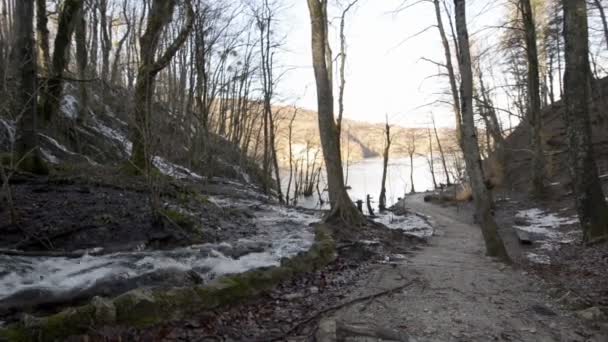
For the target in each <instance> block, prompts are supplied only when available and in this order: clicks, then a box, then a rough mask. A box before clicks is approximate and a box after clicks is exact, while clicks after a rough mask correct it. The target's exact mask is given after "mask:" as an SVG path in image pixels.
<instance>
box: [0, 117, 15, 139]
mask: <svg viewBox="0 0 608 342" xmlns="http://www.w3.org/2000/svg"><path fill="white" fill-rule="evenodd" d="M0 123H2V126H4V128H6V132H7V133H8V139H9V143H10V144H11V145H12V144H14V143H15V123H13V122H11V121H7V120H4V119H2V118H0Z"/></svg>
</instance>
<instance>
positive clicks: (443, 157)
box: [431, 117, 452, 186]
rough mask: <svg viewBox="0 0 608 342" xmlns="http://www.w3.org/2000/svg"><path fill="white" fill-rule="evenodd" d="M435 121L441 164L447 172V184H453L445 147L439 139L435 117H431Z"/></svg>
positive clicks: (434, 126) (434, 128) (434, 127)
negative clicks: (444, 151) (444, 150)
mask: <svg viewBox="0 0 608 342" xmlns="http://www.w3.org/2000/svg"><path fill="white" fill-rule="evenodd" d="M431 119H432V121H433V131H435V140H436V141H437V149H438V150H439V156H440V157H441V166H443V172H444V173H445V182H446V185H448V186H449V185H452V182H451V181H450V171H449V169H448V163H447V161H446V158H445V153H443V147H442V146H441V140H439V133H437V125H435V118H434V117H432V118H431Z"/></svg>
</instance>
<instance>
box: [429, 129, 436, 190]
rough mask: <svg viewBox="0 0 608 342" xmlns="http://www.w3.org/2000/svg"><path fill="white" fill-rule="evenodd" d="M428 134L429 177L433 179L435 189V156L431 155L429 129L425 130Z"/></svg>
mask: <svg viewBox="0 0 608 342" xmlns="http://www.w3.org/2000/svg"><path fill="white" fill-rule="evenodd" d="M427 133H428V136H429V171H430V172H431V179H432V180H433V188H434V189H437V179H436V178H435V157H434V156H433V136H432V135H431V129H430V128H429V129H428V130H427Z"/></svg>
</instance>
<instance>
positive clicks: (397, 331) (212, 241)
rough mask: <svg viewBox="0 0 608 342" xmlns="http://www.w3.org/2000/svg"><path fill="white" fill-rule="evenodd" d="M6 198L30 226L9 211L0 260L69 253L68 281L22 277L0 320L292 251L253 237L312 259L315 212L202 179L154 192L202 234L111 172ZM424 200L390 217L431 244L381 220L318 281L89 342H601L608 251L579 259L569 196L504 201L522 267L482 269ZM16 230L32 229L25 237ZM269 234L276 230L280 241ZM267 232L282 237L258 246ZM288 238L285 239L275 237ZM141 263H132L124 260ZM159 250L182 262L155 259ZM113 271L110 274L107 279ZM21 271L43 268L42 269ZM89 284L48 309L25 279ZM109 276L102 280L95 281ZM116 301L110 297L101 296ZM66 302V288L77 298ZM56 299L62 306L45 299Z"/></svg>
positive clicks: (184, 280) (468, 227) (467, 214)
mask: <svg viewBox="0 0 608 342" xmlns="http://www.w3.org/2000/svg"><path fill="white" fill-rule="evenodd" d="M189 186H191V184H190V185H189ZM12 187H13V190H14V192H15V194H16V196H15V197H16V199H15V201H16V207H17V208H19V214H20V217H21V219H22V220H24V221H22V224H21V225H19V226H15V225H10V224H7V222H8V216H6V215H7V213H6V212H3V213H2V214H0V217H1V218H2V221H1V222H3V223H2V224H0V228H2V230H3V231H4V232H5V233H4V234H3V236H2V237H1V238H0V248H4V249H3V250H9V249H10V250H12V249H13V248H18V249H20V250H22V251H24V252H26V253H32V255H34V256H38V257H43V258H45V257H48V258H50V259H49V260H57V258H56V256H53V255H48V256H45V253H49V249H50V250H51V252H50V253H53V251H59V252H58V253H59V254H60V255H61V253H66V256H65V257H62V258H60V259H61V262H59V263H58V262H56V261H53V262H52V265H53V267H58V268H67V270H65V271H63V272H64V273H59V274H58V275H53V274H51V273H52V272H50V271H49V272H50V273H49V274H48V275H46V276H47V277H48V279H42V276H41V277H40V279H29V278H28V276H26V275H24V276H22V277H21V278H18V279H17V280H18V281H19V282H17V283H15V284H22V285H19V286H23V288H24V289H25V291H24V292H20V293H19V292H18V293H16V295H14V296H12V298H9V299H3V300H2V301H0V304H1V305H0V308H2V310H7V309H10V308H11V307H13V306H15V305H21V306H23V305H28V306H32V307H35V306H36V305H38V304H45V305H46V304H52V306H51V307H50V308H48V307H46V306H45V307H43V308H42V310H43V311H40V308H38V309H36V310H37V311H34V313H36V312H38V313H41V312H44V310H48V311H50V312H52V311H54V310H56V309H57V308H58V307H59V308H60V307H61V305H59V306H58V307H57V306H56V304H57V303H59V304H68V305H69V304H71V303H74V302H77V301H78V300H83V299H85V298H90V297H91V296H92V295H94V294H98V293H97V292H95V291H98V290H103V291H102V292H103V293H102V295H103V294H108V295H111V294H112V293H114V292H116V293H122V292H125V291H127V290H128V289H130V288H133V287H134V286H135V287H136V286H146V285H164V286H167V285H172V286H187V285H189V284H196V283H199V282H200V281H206V279H199V278H192V277H191V275H192V273H191V272H185V271H179V272H178V271H171V272H169V273H167V272H166V271H163V272H160V271H161V270H160V269H156V268H154V270H157V271H158V272H156V274H157V276H156V278H154V277H151V278H150V277H145V276H143V275H142V276H140V277H134V278H129V279H118V280H117V278H116V277H115V276H114V275H113V273H105V272H109V271H110V270H112V272H114V271H116V270H115V268H116V267H117V266H116V265H118V266H119V267H123V266H124V265H125V264H129V265H130V264H136V265H140V264H141V265H142V266H141V270H140V269H137V271H138V272H139V271H141V272H144V271H146V272H147V270H148V269H147V268H146V267H148V266H149V265H148V264H149V263H148V262H144V261H145V260H148V259H150V260H152V264H154V265H155V267H157V266H159V265H160V266H162V265H163V263H167V262H168V261H171V264H170V265H169V266H170V269H173V267H174V266H176V265H177V266H179V267H183V266H188V267H193V269H194V270H196V271H197V272H199V273H200V274H210V273H212V272H214V271H216V270H218V269H219V266H221V267H224V268H226V267H228V266H229V268H228V270H227V272H230V270H233V269H232V267H237V266H238V267H240V266H242V265H241V264H240V262H239V260H241V261H242V260H245V259H246V258H245V259H243V256H245V257H246V256H247V255H256V256H258V257H259V255H265V256H266V257H271V261H272V260H274V259H272V258H274V257H277V256H276V255H275V252H276V250H277V248H278V250H281V249H282V248H285V247H289V245H288V244H287V245H283V244H279V245H277V246H269V245H268V244H267V243H266V244H265V243H261V242H260V241H259V240H260V239H261V240H264V239H265V240H268V239H270V240H274V239H276V240H280V241H285V242H288V243H291V242H292V240H293V238H296V239H297V240H298V241H299V242H298V245H297V246H292V247H293V248H296V247H297V248H298V249H301V248H305V247H306V240H307V239H309V238H310V237H309V236H308V235H307V234H308V233H306V230H309V228H307V226H308V225H309V222H314V221H316V220H318V219H319V216H318V215H319V213H318V212H314V211H306V210H299V211H298V210H293V209H289V210H287V209H281V208H280V207H279V206H276V205H274V204H271V203H268V202H267V200H265V199H264V197H263V196H260V195H259V193H258V192H256V190H255V189H247V188H246V187H244V186H243V185H238V184H233V183H231V182H230V181H227V180H221V179H220V180H216V181H213V182H207V184H205V186H204V189H203V187H200V188H189V192H188V194H187V196H186V194H185V193H184V190H183V184H182V185H180V184H178V183H175V182H167V183H164V184H163V186H161V187H160V188H159V192H160V193H161V194H162V196H161V197H162V198H163V201H164V205H165V206H167V207H168V208H181V210H182V212H183V213H186V214H187V215H186V216H189V217H190V219H194V220H195V221H196V222H198V223H199V224H198V225H196V227H195V228H193V227H190V228H187V229H181V228H177V227H174V226H173V225H167V224H160V225H158V224H154V223H153V222H152V223H151V214H150V210H149V207H148V205H147V203H148V199H149V198H148V197H149V196H148V195H147V194H146V192H147V189H146V185H145V184H143V183H141V184H140V183H137V182H134V181H133V180H128V181H122V182H118V181H116V180H112V179H108V178H107V173H106V174H105V175H104V176H103V177H99V178H97V177H96V176H95V175H94V174H91V173H89V174H87V176H86V177H74V176H71V177H64V176H61V177H54V178H53V177H51V178H44V177H42V178H39V177H33V178H32V177H30V176H23V175H18V176H16V177H15V178H14V179H13V180H12ZM193 193H194V194H197V193H198V194H201V196H198V195H195V196H193V195H192V194H193ZM256 194H257V195H256ZM423 197H424V195H423V194H418V195H413V196H409V197H408V198H407V199H406V200H405V201H402V202H400V203H399V204H398V205H397V206H396V207H395V213H397V214H398V213H399V212H402V213H407V212H409V213H410V215H409V216H410V217H411V216H415V215H411V213H417V214H421V215H423V216H422V217H426V218H428V221H429V222H430V223H431V225H432V226H433V230H434V233H433V236H432V237H430V238H428V239H426V241H425V240H423V239H421V238H417V237H415V236H412V235H408V234H404V233H403V232H402V231H400V230H399V229H396V228H398V226H399V225H400V224H401V225H404V226H407V225H411V224H410V223H408V221H399V219H394V218H392V217H391V219H390V220H389V221H390V222H389V221H387V223H388V224H389V226H392V227H391V228H393V229H386V228H384V227H382V226H380V225H378V224H373V223H370V224H369V225H368V227H366V228H364V229H362V230H361V231H359V232H358V233H357V234H353V235H352V239H351V240H348V239H344V238H342V239H339V240H338V246H337V247H338V252H339V255H338V259H337V260H336V261H335V262H333V263H331V264H330V265H328V266H326V267H325V268H323V269H321V270H319V271H316V272H312V273H308V274H302V275H299V276H296V277H295V278H293V279H291V280H289V281H286V282H283V283H282V284H280V285H279V286H278V287H276V288H275V289H274V290H272V291H270V292H267V293H264V294H262V295H260V296H258V297H256V298H252V299H251V300H249V301H246V302H244V303H240V304H235V305H231V306H228V307H222V308H219V309H217V310H215V311H209V312H201V313H200V314H199V315H196V316H193V317H191V318H190V319H188V320H186V321H178V322H167V323H166V324H161V325H158V326H154V327H151V328H147V329H134V328H129V327H104V328H102V329H99V330H97V331H95V332H93V333H91V334H90V335H88V336H87V338H88V339H89V340H90V341H113V340H117V341H118V340H123V341H125V340H128V341H310V340H314V339H315V338H316V340H317V341H323V342H324V341H370V342H371V341H493V340H496V341H581V342H582V341H594V342H595V341H597V342H604V341H608V325H607V324H606V315H605V309H606V307H607V301H606V300H607V298H608V293H607V291H608V290H607V288H606V286H605V284H606V283H607V281H608V279H606V278H607V277H608V275H606V272H605V270H606V269H607V268H606V263H607V262H608V258H607V256H608V253H607V252H608V246H607V244H603V245H596V246H592V247H586V246H583V245H581V244H579V243H576V242H575V241H576V237H577V235H576V229H575V228H574V225H573V224H572V223H571V222H572V220H571V219H570V217H571V215H573V212H572V211H571V209H568V208H571V204H570V203H567V200H566V199H565V197H564V198H563V199H561V200H554V201H549V202H546V203H542V208H538V207H537V206H538V205H539V203H534V202H530V201H528V200H526V198H525V197H524V196H520V197H517V196H516V195H513V194H509V196H507V195H505V194H502V195H498V196H497V211H496V217H497V220H498V221H499V223H500V225H501V226H502V230H501V233H502V235H503V237H504V239H505V242H506V244H507V247H508V249H509V252H510V254H511V255H512V256H513V259H514V261H515V263H514V265H513V266H507V265H505V264H502V263H500V262H497V261H495V260H493V259H491V258H488V257H486V256H485V253H484V246H483V240H482V237H481V233H480V230H479V228H478V226H476V225H475V224H474V223H473V221H472V208H471V205H470V204H466V203H465V204H460V205H458V206H454V205H439V204H431V203H426V202H424V201H423ZM539 213H540V214H539ZM554 213H559V216H557V214H555V215H554ZM524 214H525V215H524ZM526 215H528V216H526ZM406 217H407V216H406ZM536 221H539V222H540V223H539V222H536ZM514 226H516V227H518V228H520V229H527V230H528V231H529V232H531V233H530V234H531V235H532V237H533V240H534V241H533V243H532V244H531V245H530V246H522V245H521V244H520V242H519V241H518V240H517V236H516V235H515V234H514V232H513V229H512V228H513V227H514ZM19 227H28V228H29V229H28V230H27V231H23V230H22V229H21V228H19ZM276 227H279V228H280V229H281V230H280V231H275V230H274V229H275V228H276ZM267 229H270V232H273V233H272V234H275V235H268V236H266V235H263V234H262V233H264V231H265V230H267ZM282 230H286V232H287V233H288V234H287V235H285V236H282V235H276V234H277V233H280V232H281V231H282ZM35 232H36V234H34V233H35ZM259 234H262V235H259ZM256 237H257V239H258V240H256ZM252 239H253V241H252ZM240 241H241V242H242V241H249V243H247V244H242V243H240ZM222 242H230V243H229V244H225V243H224V244H222ZM191 244H203V245H199V246H206V245H205V244H207V245H209V246H210V247H209V248H213V249H218V250H220V249H221V248H223V249H221V250H222V253H224V254H225V256H221V257H219V258H218V257H217V256H215V255H212V254H209V252H208V251H207V250H206V249H205V248H202V247H201V248H200V249H196V250H195V251H193V250H190V249H187V250H179V248H183V247H187V246H189V245H191ZM226 246H228V247H226ZM91 248H96V250H98V251H99V252H98V253H97V254H96V255H99V256H100V258H101V259H100V260H101V263H100V264H95V263H92V264H91V262H92V261H94V260H96V259H95V257H94V256H91V257H88V256H85V257H82V258H77V257H78V255H77V256H69V255H68V254H70V253H76V254H78V253H79V252H78V251H79V250H84V249H91ZM290 248H291V247H290ZM133 250H135V251H136V252H129V251H133ZM162 250H168V251H173V250H179V253H173V252H170V254H167V252H158V251H162ZM125 252H129V253H130V254H128V258H125V259H124V260H123V259H118V260H116V259H115V258H116V255H118V256H119V257H120V258H123V257H125V255H124V254H121V253H125ZM116 253H118V254H116ZM193 253H197V254H196V255H199V256H198V257H197V258H199V259H200V260H203V261H205V262H204V263H202V264H203V266H202V267H198V268H196V267H197V265H198V266H200V265H199V264H191V263H185V261H184V260H190V259H191V258H192V255H193ZM260 253H261V254H260ZM265 253H266V254H265ZM182 254H183V255H182ZM26 257H27V256H26ZM3 258H4V259H6V261H7V262H9V263H10V262H14V261H15V260H16V259H15V257H14V256H10V255H7V256H4V257H3ZM16 258H17V259H18V258H19V257H18V256H17V257H16ZM72 258H76V259H72ZM104 258H109V259H104ZM4 259H2V260H4ZM36 260H38V259H36ZM45 260H46V259H45ZM71 260H76V262H72V261H71ZM78 260H80V261H78ZM83 261H86V262H83ZM251 261H252V260H249V261H248V262H251ZM259 261H260V260H257V262H259ZM261 261H263V262H265V261H264V260H261ZM106 263H109V264H110V265H112V266H111V267H107V265H106ZM8 265H10V264H8ZM45 265H46V264H45ZM25 266H26V269H27V268H29V267H33V269H34V270H35V269H36V268H35V267H36V266H35V265H32V266H28V265H25ZM85 266H86V267H87V268H85ZM260 266H263V265H260ZM15 267H17V266H15ZM19 267H23V264H19ZM45 267H46V266H45ZM119 270H120V269H119ZM133 271H134V270H133V269H130V272H133ZM237 271H238V270H237ZM24 272H26V271H24ZM27 272H29V271H27ZM53 272H54V271H53ZM17 273H19V272H17ZM30 273H31V272H30ZM85 275H86V277H90V278H91V279H92V280H94V283H92V284H95V285H94V286H90V285H91V283H83V284H82V285H83V286H86V291H85V292H83V293H82V297H80V298H76V297H70V296H68V297H65V296H63V297H62V296H59V297H58V298H53V297H52V296H51V294H52V293H51V292H44V291H41V290H40V288H32V289H31V290H32V291H35V293H34V292H32V291H28V289H29V286H30V285H28V282H30V281H33V282H34V283H36V282H37V283H40V284H41V285H45V286H47V285H48V284H51V285H53V286H56V287H58V288H61V286H64V285H65V284H64V283H63V282H62V280H63V278H66V279H69V278H70V277H74V276H75V277H77V278H83V277H84V276H85ZM0 276H2V277H3V278H4V279H5V280H6V281H5V283H6V284H4V285H3V286H4V287H6V289H5V290H6V291H9V290H10V291H13V290H11V288H12V287H11V286H13V287H14V286H17V285H14V284H12V283H11V278H10V277H11V274H10V272H8V271H6V272H2V273H0ZM36 277H38V275H36ZM55 278H57V279H55ZM59 278H61V279H59ZM106 278H107V279H108V282H100V281H99V279H106ZM17 280H16V281H17ZM108 284H111V286H109V285H108ZM70 286H71V285H70ZM108 289H110V291H111V292H112V293H106V292H107V291H108ZM91 291H93V292H91ZM94 292H95V293H94ZM7 293H9V292H7ZM73 293H75V292H74V290H73V287H72V288H70V294H73ZM49 298H50V299H53V300H55V302H53V301H51V303H46V302H44V301H41V299H44V300H48V299H49ZM37 301H38V302H37ZM0 313H2V312H0ZM18 313H19V312H15V311H14V310H12V311H11V310H8V311H5V312H3V314H4V315H5V317H3V320H7V321H8V322H10V321H11V320H12V319H15V318H16V316H15V314H18ZM76 340H80V339H75V341H76Z"/></svg>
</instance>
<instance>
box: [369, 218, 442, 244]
mask: <svg viewBox="0 0 608 342" xmlns="http://www.w3.org/2000/svg"><path fill="white" fill-rule="evenodd" d="M374 221H375V222H378V223H382V224H383V225H385V226H387V227H388V228H390V229H399V230H403V231H405V232H406V233H408V234H412V235H416V236H419V237H423V238H424V237H430V236H433V227H432V226H431V225H430V224H429V222H428V220H426V219H424V218H423V217H422V216H419V215H417V214H408V215H405V216H402V215H395V214H393V213H391V212H389V213H387V214H379V216H378V217H376V218H374Z"/></svg>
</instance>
